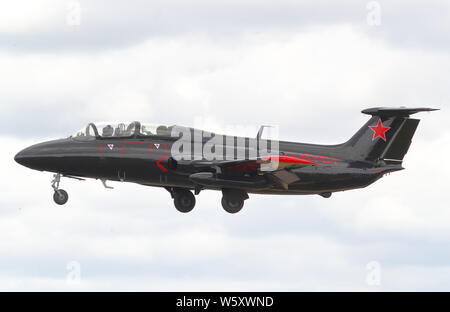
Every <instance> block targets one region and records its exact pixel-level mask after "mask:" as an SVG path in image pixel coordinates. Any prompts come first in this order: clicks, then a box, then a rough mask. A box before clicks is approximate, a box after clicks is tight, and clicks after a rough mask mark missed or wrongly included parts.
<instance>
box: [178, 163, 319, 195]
mask: <svg viewBox="0 0 450 312" xmlns="http://www.w3.org/2000/svg"><path fill="white" fill-rule="evenodd" d="M179 164H189V165H190V166H194V167H196V168H199V169H200V170H201V169H202V168H204V169H205V171H206V169H211V168H212V169H216V171H220V173H222V177H221V178H220V179H219V180H218V179H215V178H213V175H212V174H205V173H204V172H201V173H196V174H193V175H192V176H191V179H192V180H193V181H195V182H196V183H199V184H210V183H214V185H216V186H221V185H223V186H225V185H227V186H228V187H230V185H233V184H234V185H236V186H238V185H239V186H240V185H241V184H242V185H244V184H246V185H251V184H252V182H251V181H247V182H243V181H237V180H236V173H239V172H240V173H246V172H248V173H255V172H259V173H262V175H259V177H260V178H262V176H264V177H266V178H267V179H268V180H269V181H271V182H274V183H277V184H279V185H281V186H282V187H283V188H285V189H287V188H288V185H289V184H291V183H294V182H296V181H298V180H300V178H299V177H298V176H297V175H296V174H295V173H293V172H291V171H290V170H291V169H298V168H304V167H307V166H313V165H315V164H314V163H313V162H310V161H307V160H304V159H299V158H296V157H291V156H265V157H262V158H260V159H244V160H223V161H222V160H219V161H218V160H210V161H208V160H198V161H179ZM217 169H220V170H217ZM227 176H229V177H230V179H229V180H228V179H227V178H226V177H227ZM232 181H233V182H232ZM230 183H231V184H230ZM256 184H257V183H256ZM256 184H255V186H256Z"/></svg>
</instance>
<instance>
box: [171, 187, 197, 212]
mask: <svg viewBox="0 0 450 312" xmlns="http://www.w3.org/2000/svg"><path fill="white" fill-rule="evenodd" d="M173 203H174V204H175V208H177V210H178V211H179V212H182V213H187V212H189V211H191V210H192V209H194V206H195V196H194V194H192V192H191V191H188V190H178V191H176V192H174V196H173Z"/></svg>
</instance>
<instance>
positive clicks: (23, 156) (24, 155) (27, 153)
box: [14, 147, 33, 167]
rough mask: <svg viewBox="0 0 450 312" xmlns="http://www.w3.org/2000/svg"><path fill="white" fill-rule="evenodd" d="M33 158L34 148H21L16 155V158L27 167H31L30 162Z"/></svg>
mask: <svg viewBox="0 0 450 312" xmlns="http://www.w3.org/2000/svg"><path fill="white" fill-rule="evenodd" d="M32 159H33V152H32V148H30V147H27V148H25V149H23V150H21V151H20V152H18V153H17V154H16V156H14V160H15V161H16V162H17V163H18V164H20V165H22V166H25V167H30V164H31V162H32Z"/></svg>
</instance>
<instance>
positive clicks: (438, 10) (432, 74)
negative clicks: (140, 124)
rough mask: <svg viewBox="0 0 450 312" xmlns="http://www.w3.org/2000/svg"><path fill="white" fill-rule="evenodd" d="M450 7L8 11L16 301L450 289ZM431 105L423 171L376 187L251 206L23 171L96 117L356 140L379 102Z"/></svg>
mask: <svg viewBox="0 0 450 312" xmlns="http://www.w3.org/2000/svg"><path fill="white" fill-rule="evenodd" d="M449 39H450V4H444V3H443V2H442V1H376V2H375V1H356V0H354V1H339V2H331V1H329V2H328V1H301V0H281V1H280V0H277V1H275V0H266V1H261V0H258V1H256V0H247V1H242V0H239V1H237V0H236V1H235V0H227V1H206V0H192V1H189V2H186V1H180V0H165V1H143V0H134V1H131V0H129V1H121V2H119V1H115V2H114V3H112V2H111V1H106V0H90V1H83V0H81V1H61V0H33V1H32V0H28V1H27V0H16V1H9V2H8V3H2V9H1V10H0V107H1V114H0V146H1V149H0V170H1V172H2V177H3V178H2V179H1V180H0V189H1V190H2V196H1V197H0V290H62V291H76V290H175V291H193V290H252V291H258V290H265V291H271V290H274V291H279V290H288V291H311V290H320V291H324V290H338V291H345V290H361V291H380V290H386V291H398V290H438V291H439V290H441V291H442V290H447V291H449V290H450V249H449V246H450V208H449V205H448V197H447V195H448V193H447V192H448V190H449V187H448V179H449V176H450V169H449V166H448V164H447V163H448V161H447V160H446V156H447V155H449V154H450V129H449V126H448V120H449V118H450V116H449V113H448V108H450V105H449V103H450V88H449V87H448V81H449V76H450V40H449ZM400 105H404V106H411V107H414V106H428V107H435V108H441V111H439V112H435V113H423V114H421V115H420V116H419V117H420V118H421V119H422V122H421V124H420V125H419V128H418V131H417V132H416V136H415V137H414V141H413V144H412V146H411V148H410V151H409V153H408V155H407V156H406V158H405V162H404V167H406V170H404V171H401V172H397V173H394V174H392V175H389V176H387V177H385V178H383V179H382V180H381V181H379V182H377V183H376V184H374V185H372V186H370V187H368V188H365V189H361V190H355V191H349V192H342V193H337V194H334V195H333V196H332V198H330V199H324V198H322V197H319V196H284V197H283V196H282V197H278V196H259V195H251V196H250V200H248V201H246V203H245V207H244V209H243V210H242V211H241V212H240V213H239V214H236V215H229V214H227V213H226V212H224V211H223V209H222V208H221V205H220V197H221V194H220V193H218V192H212V191H205V192H202V193H201V194H200V195H199V196H198V197H197V206H196V207H195V209H194V210H193V211H192V212H191V213H189V214H180V213H178V212H177V211H176V210H175V208H174V207H173V204H172V200H171V199H170V196H169V194H168V193H167V191H165V190H162V189H158V188H150V187H144V186H140V185H133V184H123V183H111V185H112V186H114V187H115V189H114V190H108V189H104V188H103V187H102V185H101V183H100V182H98V181H84V182H80V181H73V180H70V179H65V180H63V182H62V187H63V188H64V189H66V190H67V191H68V192H69V196H70V199H69V202H68V203H67V204H66V205H65V206H62V207H60V206H56V205H55V204H54V203H53V201H52V189H51V187H50V181H51V174H50V173H40V172H36V171H31V170H29V169H27V168H24V167H21V166H19V165H18V164H16V163H15V162H14V161H13V157H14V155H15V154H16V153H17V152H18V151H19V150H21V149H22V148H24V147H26V146H28V145H30V144H33V143H36V142H40V141H44V140H47V139H52V138H60V137H66V136H68V135H70V134H71V133H73V132H75V131H76V130H78V129H79V128H81V127H83V126H84V125H85V124H87V123H88V122H90V121H101V120H124V119H125V120H141V121H148V122H161V123H168V124H181V125H186V126H196V127H199V128H205V129H207V130H212V131H220V130H222V131H225V130H227V131H228V133H233V134H245V135H251V136H254V135H255V130H254V129H257V128H258V126H259V125H261V124H273V125H278V126H279V127H280V135H281V137H282V138H283V139H288V140H296V141H303V142H318V143H340V142H342V141H344V140H346V139H348V138H349V137H350V136H351V135H352V133H354V132H355V131H356V130H357V129H358V128H359V127H360V126H361V125H362V124H363V123H364V122H365V121H366V120H367V116H365V115H362V114H360V111H361V110H362V109H364V108H368V107H373V106H400Z"/></svg>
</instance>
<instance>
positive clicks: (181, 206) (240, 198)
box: [166, 187, 248, 213]
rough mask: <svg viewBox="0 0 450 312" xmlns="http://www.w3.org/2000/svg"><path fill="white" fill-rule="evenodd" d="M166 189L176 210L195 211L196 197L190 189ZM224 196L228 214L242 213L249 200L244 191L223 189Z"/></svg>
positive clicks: (183, 211)
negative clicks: (246, 201) (245, 202)
mask: <svg viewBox="0 0 450 312" xmlns="http://www.w3.org/2000/svg"><path fill="white" fill-rule="evenodd" d="M166 189H167V191H169V193H170V195H171V196H172V198H173V203H174V205H175V208H177V210H178V211H179V212H182V213H187V212H190V211H191V210H192V209H194V206H195V196H194V194H192V192H191V191H190V190H189V189H186V188H177V187H172V188H170V187H168V188H166ZM198 193H199V191H198V190H196V192H195V194H198ZM222 194H223V197H222V207H223V209H224V210H225V211H226V212H228V213H237V212H239V211H241V209H242V207H244V201H245V200H246V199H248V194H247V192H246V191H243V190H237V189H223V190H222Z"/></svg>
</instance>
